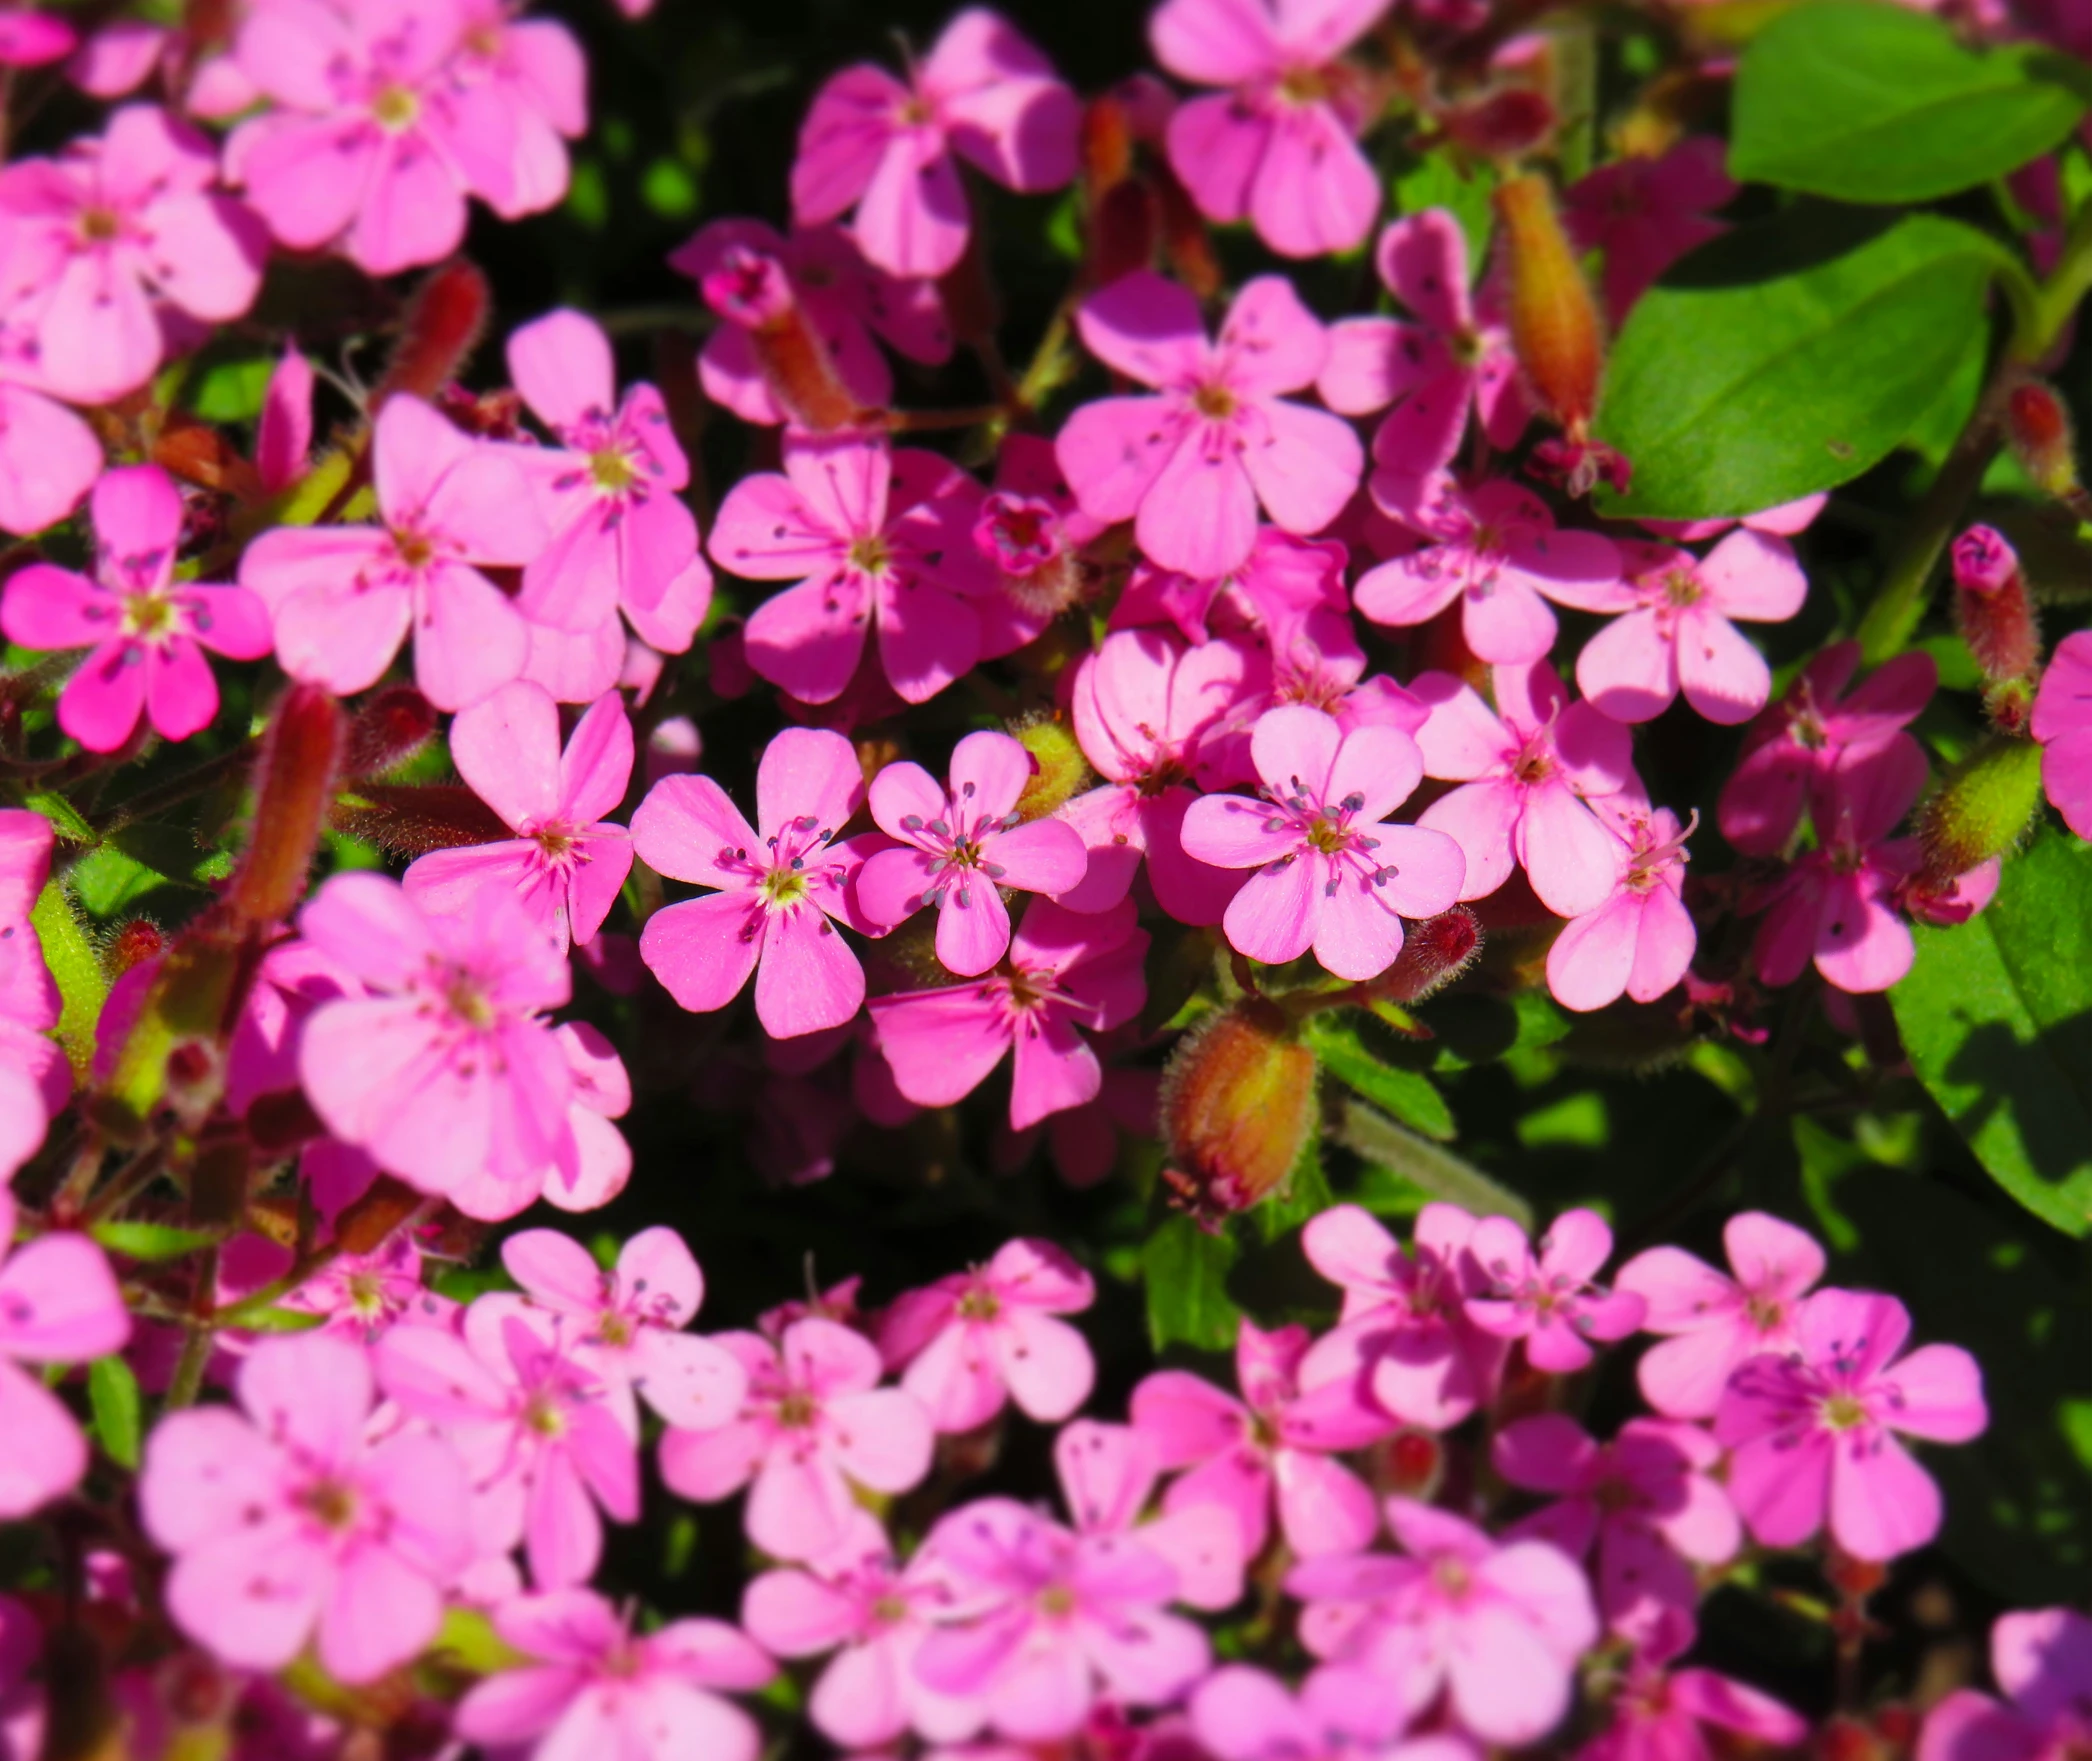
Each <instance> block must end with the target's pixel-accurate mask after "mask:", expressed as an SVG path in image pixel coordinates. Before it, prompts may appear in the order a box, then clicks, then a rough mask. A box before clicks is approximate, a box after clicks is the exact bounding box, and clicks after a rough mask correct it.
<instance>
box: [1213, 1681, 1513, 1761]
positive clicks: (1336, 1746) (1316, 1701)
mask: <svg viewBox="0 0 2092 1761" xmlns="http://www.w3.org/2000/svg"><path fill="white" fill-rule="evenodd" d="M1414 1710H1415V1709H1414V1708H1413V1707H1412V1706H1410V1705H1409V1703H1408V1699H1407V1696H1406V1695H1405V1694H1404V1693H1403V1691H1402V1690H1401V1688H1399V1687H1398V1686H1397V1685H1396V1684H1395V1683H1394V1682H1392V1681H1389V1680H1387V1679H1386V1678H1385V1677H1382V1676H1379V1675H1376V1674H1375V1673H1374V1672H1372V1671H1370V1670H1365V1669H1356V1668H1352V1667H1349V1666H1347V1665H1343V1664H1334V1665H1328V1666H1325V1667H1323V1668H1321V1669H1317V1670H1313V1671H1311V1672H1310V1673H1309V1675H1308V1677H1307V1679H1306V1680H1305V1681H1303V1682H1302V1683H1301V1684H1300V1697H1299V1698H1298V1699H1297V1700H1296V1699H1295V1698H1294V1697H1293V1696H1292V1695H1291V1694H1289V1693H1287V1692H1286V1690H1285V1688H1284V1686H1283V1685H1282V1684H1281V1683H1279V1682H1278V1681H1277V1680H1275V1679H1274V1678H1273V1677H1271V1676H1269V1675H1266V1674H1265V1673H1264V1671H1262V1670H1261V1669H1251V1668H1249V1667H1248V1666H1247V1665H1246V1664H1241V1663H1230V1664H1228V1665H1226V1666H1225V1667H1223V1668H1220V1669H1216V1670H1215V1671H1214V1672H1213V1673H1212V1674H1211V1675H1209V1676H1208V1677H1207V1678H1206V1679H1205V1680H1204V1681H1203V1682H1201V1683H1200V1684H1199V1688H1198V1691H1197V1692H1196V1693H1195V1694H1193V1695H1192V1697H1191V1728H1192V1730H1193V1731H1194V1732H1196V1733H1197V1736H1198V1739H1199V1742H1200V1743H1201V1745H1203V1747H1204V1748H1205V1750H1206V1752H1207V1753H1209V1754H1210V1755H1212V1756H1213V1757H1214V1761H1359V1758H1360V1757H1370V1761H1473V1756H1474V1754H1475V1751H1474V1748H1473V1747H1472V1745H1470V1744H1469V1743H1467V1742H1466V1741H1464V1740H1463V1739H1462V1738H1460V1737H1457V1736H1452V1735H1449V1734H1446V1733H1443V1732H1441V1733H1435V1734H1431V1735H1426V1736H1418V1737H1412V1738H1410V1739H1409V1740H1408V1741H1406V1742H1405V1741H1403V1740H1402V1733H1403V1730H1404V1728H1405V1727H1406V1726H1407V1725H1408V1723H1409V1719H1410V1714H1411V1713H1412V1712H1413V1711H1414Z"/></svg>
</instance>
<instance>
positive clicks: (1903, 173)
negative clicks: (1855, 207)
mask: <svg viewBox="0 0 2092 1761" xmlns="http://www.w3.org/2000/svg"><path fill="white" fill-rule="evenodd" d="M2084 113H2085V100H2084V96H2083V94H2082V75H2081V74H2079V73H2077V72H2076V71H2075V70H2073V69H2071V68H2070V66H2069V64H2068V63H2066V62H2065V61H2064V60H2063V59H2062V58H2061V57H2060V56H2057V55H2054V54H2052V53H2050V52H2048V51H2047V50H2044V49H2041V48H2039V47H2037V46H2035V45H2032V44H2024V43H2021V44H2013V45H2011V46H2009V47H2004V48H1997V49H1988V50H1978V49H1970V48H1967V47H1964V45H1963V44H1962V42H1961V39H1960V38H1959V37H1958V36H1957V35H1956V34H1955V32H1954V30H1953V29H1952V27H1950V26H1949V25H1948V24H1947V23H1946V22H1945V21H1944V20H1942V19H1939V18H1935V17H1933V16H1932V15H1930V14H1928V13H1922V12H1914V11H1911V10H1908V9H1907V8H1905V7H1901V6H1892V5H1886V4H1879V3H1874V0H1816V3H1815V4H1814V5H1810V6H1797V7H1796V8H1794V10H1793V11H1791V12H1789V13H1788V14H1787V15H1786V16H1785V17H1784V18H1781V19H1779V20H1777V21H1776V22H1774V23H1773V24H1772V25H1771V26H1770V27H1768V28H1767V29H1766V30H1765V32H1764V33H1763V34H1762V35H1761V36H1759V37H1758V39H1757V40H1756V41H1755V42H1753V43H1752V44H1751V46H1750V48H1749V50H1748V51H1746V52H1745V54H1744V57H1743V63H1742V65H1741V66H1740V67H1738V69H1737V70H1736V101H1735V112H1734V115H1735V123H1734V132H1733V135H1732V138H1731V141H1730V146H1729V175H1730V176H1732V177H1734V178H1738V179H1740V180H1742V181H1745V182H1755V183H1771V184H1778V185H1780V186H1781V187H1782V188H1784V189H1790V190H1803V191H1806V192H1807V193H1809V194H1810V195H1817V196H1831V197H1835V198H1836V199H1838V200H1839V201H1846V202H1929V201H1932V200H1933V199H1934V198H1936V197H1939V196H1945V195H1951V194H1953V192H1954V191H1956V190H1965V189H1968V188H1970V187H1972V186H1973V185H1976V184H1979V183H1987V182H1988V181H1989V180H1990V179H1992V178H1994V177H2003V176H2004V175H2005V174H2006V173H2007V172H2008V171H2014V170H2017V169H2018V168H2019V167H2020V166H2022V165H2024V164H2026V162H2027V161H2028V160H2030V159H2035V158H2038V157H2039V156H2040V155H2041V154H2043V153H2046V152H2047V151H2048V150H2049V149H2050V148H2051V147H2053V146H2055V145H2056V144H2057V143H2058V142H2060V141H2061V140H2062V139H2063V138H2064V137H2065V136H2066V135H2068V134H2069V133H2070V131H2071V130H2072V129H2073V128H2075V127H2076V126H2077V123H2078V120H2079V118H2080V117H2082V116H2083V115H2084Z"/></svg>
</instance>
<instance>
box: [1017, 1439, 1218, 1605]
mask: <svg viewBox="0 0 2092 1761" xmlns="http://www.w3.org/2000/svg"><path fill="white" fill-rule="evenodd" d="M1053 1468H1054V1474H1055V1477H1056V1478H1058V1479H1059V1481H1060V1485H1061V1501H1062V1503H1064V1504H1065V1505H1066V1506H1067V1507H1068V1514H1069V1515H1070V1516H1071V1517H1072V1518H1073V1519H1074V1524H1075V1532H1076V1533H1077V1534H1079V1535H1131V1536H1133V1537H1134V1538H1135V1539H1136V1540H1138V1541H1139V1542H1140V1544H1141V1545H1142V1546H1143V1547H1145V1548H1147V1549H1148V1551H1149V1552H1151V1553H1153V1554H1155V1555H1156V1556H1157V1557H1159V1558H1161V1559H1162V1560H1164V1561H1165V1562H1167V1563H1168V1564H1169V1566H1170V1567H1171V1568H1172V1569H1173V1570H1174V1571H1175V1572H1176V1574H1177V1597H1176V1599H1177V1600H1178V1601H1179V1602H1182V1603H1183V1604H1184V1605H1185V1606H1186V1607H1189V1608H1203V1609H1207V1610H1212V1611H1218V1610H1220V1609H1223V1608H1232V1607H1234V1606H1235V1604H1236V1603H1238V1602H1240V1601H1241V1600H1242V1574H1243V1567H1244V1566H1245V1565H1246V1564H1247V1562H1248V1559H1249V1555H1248V1554H1246V1553H1245V1552H1244V1550H1243V1546H1242V1530H1241V1526H1240V1524H1239V1523H1238V1522H1237V1520H1236V1517H1235V1513H1234V1512H1233V1511H1232V1510H1229V1509H1227V1508H1226V1507H1225V1506H1224V1505H1220V1504H1206V1503H1200V1502H1197V1501H1186V1502H1184V1503H1182V1504H1180V1505H1178V1506H1177V1507H1176V1508H1173V1509H1171V1508H1165V1509H1164V1510H1163V1511H1162V1512H1161V1513H1160V1514H1158V1515H1155V1516H1152V1517H1150V1516H1147V1514H1146V1513H1147V1511H1148V1508H1149V1506H1150V1504H1151V1503H1152V1502H1153V1500H1154V1493H1155V1482H1156V1481H1157V1480H1159V1479H1160V1478H1161V1477H1162V1454H1161V1451H1160V1450H1159V1449H1158V1448H1157V1447H1156V1445H1155V1441H1154V1439H1153V1438H1152V1437H1151V1436H1149V1435H1148V1434H1147V1433H1146V1432H1144V1431H1140V1430H1137V1429H1136V1428H1135V1427H1133V1426H1131V1425H1106V1424H1100V1423H1098V1421H1097V1420H1095V1419H1077V1420H1075V1421H1074V1422H1073V1423H1072V1424H1066V1425H1063V1426H1062V1427H1061V1429H1060V1435H1059V1436H1057V1437H1055V1438H1054V1440H1053Z"/></svg>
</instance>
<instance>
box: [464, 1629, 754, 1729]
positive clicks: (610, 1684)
mask: <svg viewBox="0 0 2092 1761" xmlns="http://www.w3.org/2000/svg"><path fill="white" fill-rule="evenodd" d="M494 1630H495V1632H496V1633H498V1634H499V1635H500V1636H501V1639H502V1642H503V1643H505V1644H506V1645H508V1646H509V1647H510V1648H511V1649H512V1650H515V1651H518V1652H520V1653H521V1654H522V1655H523V1657H524V1658H526V1659H527V1661H526V1662H524V1663H522V1664H519V1665H517V1666H516V1667H514V1668H510V1669H503V1670H498V1671H496V1672H495V1673H494V1674H492V1675H489V1676H485V1677H483V1678H482V1679H481V1680H479V1681H477V1682H475V1683H474V1684H473V1686H472V1688H471V1690H470V1691H469V1692H468V1693H467V1694H466V1695H465V1697H464V1699H463V1700H461V1701H460V1702H459V1703H458V1711H457V1734H458V1735H459V1736H460V1737H463V1738H464V1739H465V1740H466V1741H467V1742H470V1743H475V1744H481V1745H485V1746H487V1747H488V1748H490V1749H492V1750H494V1751H496V1752H498V1753H500V1754H503V1755H517V1756H521V1755H523V1754H526V1753H527V1754H529V1755H531V1756H533V1757H535V1761H566V1758H567V1757H579V1756H589V1757H601V1761H613V1757H614V1758H615V1761H672V1758H673V1757H676V1756H681V1755H703V1756H704V1757H705V1758H706V1761H756V1757H757V1756H758V1755H760V1754H761V1753H762V1746H763V1739H762V1732H761V1731H760V1730H758V1729H757V1727H756V1722H755V1720H754V1719H752V1718H750V1717H749V1716H748V1714H747V1713H745V1712H743V1711H742V1710H741V1709H740V1707H738V1706H735V1705H733V1704H731V1703H730V1702H728V1701H726V1700H723V1699H721V1698H720V1697H719V1695H718V1694H717V1693H715V1692H714V1691H713V1690H714V1689H719V1688H729V1689H737V1690H744V1691H745V1690H748V1689H753V1688H760V1687H762V1686H763V1685H764V1684H766V1683H767V1682H768V1681H769V1680H770V1678H771V1677H772V1676H774V1675H775V1674H776V1673H777V1667H776V1665H775V1664H773V1663H772V1662H771V1661H770V1659H769V1658H768V1657H766V1656H764V1655H763V1653H762V1651H761V1650H760V1649H759V1648H758V1647H757V1646H755V1645H754V1644H753V1643H751V1642H750V1641H749V1639H748V1638H747V1637H746V1636H745V1635H744V1634H742V1633H741V1632H739V1631H738V1630H737V1629H735V1628H734V1627H730V1626H728V1625H727V1624H726V1623H725V1622H724V1621H719V1620H672V1621H670V1622H669V1623H668V1624H667V1625H665V1626H662V1627H659V1628H657V1629H656V1630H654V1631H653V1632H650V1633H645V1634H640V1633H635V1632H633V1631H632V1630H631V1626H630V1622H629V1618H628V1617H626V1616H620V1615H619V1614H618V1613H617V1612H616V1611H615V1610H613V1609H612V1607H611V1606H610V1604H609V1603H608V1602H607V1601H605V1600H604V1599H603V1598H602V1597H601V1596H599V1595H597V1594H596V1593H595V1591H593V1590H554V1591H551V1592H549V1593H548V1594H544V1595H537V1596H518V1597H516V1598H514V1599H513V1600H511V1601H509V1602H506V1603H504V1604H503V1605H502V1606H501V1607H500V1608H498V1609H497V1610H496V1611H495V1614H494Z"/></svg>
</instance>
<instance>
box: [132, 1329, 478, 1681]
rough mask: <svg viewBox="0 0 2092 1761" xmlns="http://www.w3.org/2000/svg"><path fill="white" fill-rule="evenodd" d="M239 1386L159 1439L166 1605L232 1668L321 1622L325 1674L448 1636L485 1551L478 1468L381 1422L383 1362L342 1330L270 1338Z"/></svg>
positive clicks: (156, 1505)
mask: <svg viewBox="0 0 2092 1761" xmlns="http://www.w3.org/2000/svg"><path fill="white" fill-rule="evenodd" d="M233 1386H234V1392H235V1393H236V1394H237V1395H238V1397H239V1403H240V1407H241V1409H242V1410H241V1411H239V1412H235V1411H233V1410H232V1409H231V1408H229V1407H222V1406H213V1407H197V1408H192V1409H190V1410H188V1411H184V1412H175V1413H169V1414H168V1415H167V1416H166V1417H165V1418H163V1419H162V1420H161V1421H160V1422H159V1423H158V1424H157V1425H155V1426H154V1427H153V1430H152V1434H151V1435H150V1436H149V1437H148V1438H147V1439H146V1445H145V1466H144V1470H143V1472H142V1473H141V1474H140V1476H139V1481H138V1504H139V1512H140V1514H141V1516H142V1517H143V1518H144V1521H145V1527H146V1531H147V1533H149V1534H150V1535H151V1536H152V1538H153V1541H154V1543H155V1545H157V1546H159V1547H161V1548H163V1549H164V1550H165V1551H167V1552H169V1553H171V1554H173V1555H174V1556H175V1560H174V1570H173V1571H172V1573H170V1574H169V1576H168V1580H167V1609H168V1612H169V1613H170V1614H171V1615H172V1616H173V1617H174V1621H175V1624H176V1625H177V1626H179V1627H180V1628H181V1629H182V1630H183V1631H184V1632H185V1633H187V1634H188V1635H189V1636H190V1637H191V1638H192V1639H194V1640H196V1641H197V1643H199V1644H201V1645H203V1646H204V1647H205V1648H206V1649H208V1650H209V1651H211V1652H212V1653H213V1654H214V1655H215V1656H217V1657H218V1658H220V1659H221V1660H222V1661H224V1662H225V1663H228V1664H230V1665H232V1666H233V1667H234V1668H236V1669H259V1670H275V1669H281V1668H282V1667H283V1666H284V1665H285V1664H287V1663H289V1662H290V1661H291V1660H292V1659H293V1658H294V1657H296V1656H297V1655H298V1653H299V1652H300V1651H302V1650H303V1649H304V1648H305V1644H306V1641H307V1640H308V1639H310V1638H312V1637H313V1635H314V1632H315V1630H317V1633H318V1638H319V1647H318V1648H319V1659H320V1662H321V1664H322V1665H323V1666H324V1667H325V1668H326V1669H327V1671H328V1673H329V1674H331V1675H333V1676H334V1677H335V1678H336V1679H338V1680H340V1681H345V1682H367V1681H372V1680H375V1679H376V1678H377V1677H378V1676H380V1675H383V1674H384V1673H385V1672H386V1671H387V1670H389V1669H393V1668H396V1667H397V1666H398V1665H400V1664H402V1663H405V1662H406V1661H408V1659H410V1658H412V1657H413V1656H415V1655H416V1654H417V1653H418V1652H420V1650H421V1649H422V1648H423V1647H424V1646H425V1645H427V1644H428V1642H429V1641H430V1640H431V1639H433V1638H434V1637H435V1636H436V1630H437V1628H438V1627H440V1626H441V1625H442V1623H443V1601H444V1598H443V1590H444V1586H445V1585H447V1584H448V1583H449V1582H450V1580H451V1579H452V1578H453V1577H454V1576H456V1574H457V1573H459V1572H460V1571H462V1570H463V1569H464V1568H465V1566H466V1565H467V1563H468V1562H469V1561H470V1559H471V1557H472V1540H471V1529H470V1525H469V1520H468V1509H469V1506H468V1499H467V1494H466V1486H465V1469H464V1467H463V1466H462V1465H461V1463H460V1462H459V1459H458V1457H457V1455H456V1454H455V1453H454V1452H453V1451H452V1450H451V1448H450V1445H449V1444H448V1443H446V1442H445V1441H443V1440H442V1439H441V1438H438V1437H432V1436H427V1435H425V1434H422V1433H419V1432H415V1431H402V1430H400V1429H398V1428H397V1427H396V1426H385V1425H383V1424H374V1423H373V1422H372V1412H371V1406H372V1400H373V1396H374V1392H375V1391H374V1389H373V1387H372V1384H371V1365H370V1358H369V1356H368V1354H367V1353H366V1352H365V1351H364V1349H363V1348H362V1347H361V1346H360V1345H355V1344H352V1343H350V1342H349V1341H348V1340H346V1339H343V1338H342V1337H341V1336H340V1335H338V1334H333V1333H311V1334H305V1335H302V1336H298V1337H293V1338H287V1339H264V1340H262V1341H260V1342H259V1343H258V1344H257V1345H256V1346H255V1348H254V1350H253V1352H252V1353H251V1354H249V1356H248V1357H247V1359H246V1360H245V1361H244V1362H243V1363H242V1364H241V1365H240V1367H239V1370H238V1373H237V1374H236V1376H235V1378H234V1384H233Z"/></svg>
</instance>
